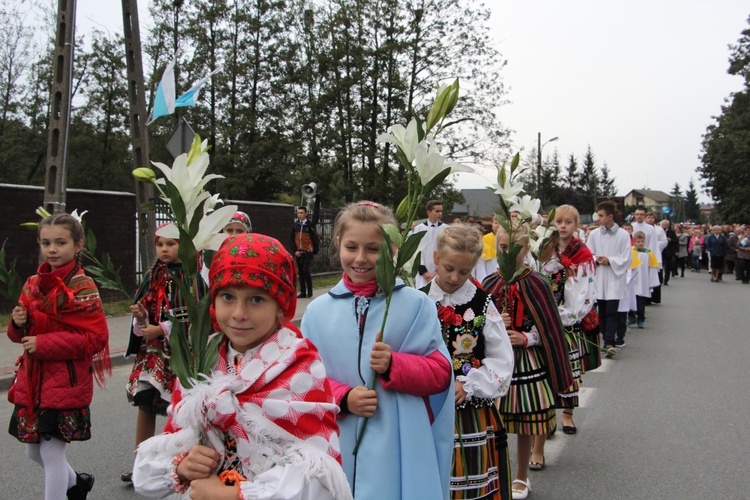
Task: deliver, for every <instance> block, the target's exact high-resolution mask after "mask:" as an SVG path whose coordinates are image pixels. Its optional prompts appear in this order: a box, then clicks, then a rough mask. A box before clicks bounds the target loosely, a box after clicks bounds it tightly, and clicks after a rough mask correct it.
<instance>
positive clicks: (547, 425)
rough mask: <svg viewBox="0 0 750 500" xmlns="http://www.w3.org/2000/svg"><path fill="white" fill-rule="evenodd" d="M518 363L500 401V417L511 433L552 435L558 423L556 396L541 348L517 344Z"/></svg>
mask: <svg viewBox="0 0 750 500" xmlns="http://www.w3.org/2000/svg"><path fill="white" fill-rule="evenodd" d="M513 354H514V355H515V366H514V367H513V378H512V380H511V383H510V389H509V390H508V394H507V395H505V397H503V398H502V399H501V400H500V404H499V410H500V416H502V417H503V422H505V428H506V430H507V431H508V433H510V434H522V435H527V436H538V435H543V434H549V433H550V431H551V430H552V429H554V428H555V426H556V425H557V418H556V414H555V397H554V394H553V393H552V388H551V387H550V385H549V374H548V373H547V366H546V365H545V362H544V358H543V357H542V351H541V349H540V348H539V347H537V346H533V347H528V348H523V347H518V346H514V347H513Z"/></svg>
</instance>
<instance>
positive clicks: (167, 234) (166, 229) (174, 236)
mask: <svg viewBox="0 0 750 500" xmlns="http://www.w3.org/2000/svg"><path fill="white" fill-rule="evenodd" d="M156 236H161V237H162V238H169V239H171V240H179V239H180V230H179V229H177V226H175V224H174V222H167V223H166V224H164V225H163V226H162V227H160V228H159V229H157V230H156Z"/></svg>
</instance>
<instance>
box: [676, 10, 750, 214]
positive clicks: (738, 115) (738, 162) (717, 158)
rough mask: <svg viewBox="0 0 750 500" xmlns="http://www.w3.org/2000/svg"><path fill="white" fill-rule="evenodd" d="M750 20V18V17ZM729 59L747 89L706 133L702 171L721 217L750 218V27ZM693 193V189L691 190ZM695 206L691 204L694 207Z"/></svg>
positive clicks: (732, 99)
mask: <svg viewBox="0 0 750 500" xmlns="http://www.w3.org/2000/svg"><path fill="white" fill-rule="evenodd" d="M748 23H750V18H749V19H748ZM730 48H731V49H732V52H731V55H730V58H729V69H728V72H729V73H730V74H732V75H739V76H742V77H743V78H744V79H745V82H744V88H743V89H742V90H741V91H739V92H736V93H734V94H732V95H731V96H730V97H728V98H727V99H726V101H725V104H724V106H722V108H721V114H720V115H719V116H717V117H714V119H715V123H713V124H711V125H709V126H708V128H707V130H706V133H705V134H704V135H703V154H702V156H701V166H700V167H698V172H699V173H700V174H701V178H702V180H703V186H704V188H705V189H706V191H707V192H708V194H710V195H711V197H712V198H713V199H714V200H715V201H716V210H717V212H718V217H719V219H720V220H724V221H727V222H735V221H737V222H748V221H750V190H748V189H747V186H748V185H750V169H748V161H750V28H746V29H745V30H743V31H742V36H741V37H740V40H739V42H738V43H737V45H732V46H730ZM688 193H690V191H688ZM693 209H694V207H692V206H690V207H688V210H693ZM688 215H690V214H688Z"/></svg>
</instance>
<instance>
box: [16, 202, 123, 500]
mask: <svg viewBox="0 0 750 500" xmlns="http://www.w3.org/2000/svg"><path fill="white" fill-rule="evenodd" d="M39 246H40V248H41V252H42V257H43V258H44V263H43V264H42V265H41V266H39V270H38V271H37V274H35V275H34V276H32V277H30V278H29V279H28V280H27V281H26V284H25V285H24V287H23V291H22V292H21V297H20V298H19V299H18V305H17V306H16V307H15V308H14V309H13V312H12V314H11V318H12V319H11V322H10V325H8V338H10V340H12V341H13V342H16V343H19V344H23V355H22V356H21V357H20V358H19V362H18V369H17V371H16V379H15V380H14V381H13V385H12V386H11V387H10V390H9V392H8V399H9V400H10V402H11V403H13V404H15V409H14V410H13V415H12V416H11V421H10V428H9V432H10V434H11V435H12V436H14V437H15V438H17V439H18V440H19V441H21V442H22V443H26V453H27V454H28V455H29V458H31V459H32V460H34V461H35V462H37V463H38V464H39V465H41V466H42V468H43V469H44V490H45V498H58V497H59V496H60V492H61V491H66V492H67V497H68V498H69V499H85V498H86V495H87V494H88V492H89V491H91V488H92V487H93V486H94V477H93V476H91V475H90V474H85V473H76V472H75V471H74V470H73V469H72V468H71V467H70V465H69V464H68V462H67V460H66V458H65V445H66V443H69V442H71V441H85V440H87V439H89V438H90V437H91V416H90V412H89V405H90V404H91V399H92V397H93V394H94V376H96V379H97V382H98V383H99V385H102V384H103V382H104V374H105V372H108V371H109V356H108V352H107V351H108V347H107V343H108V338H109V331H108V329H107V321H106V318H105V316H104V311H103V309H102V303H101V300H100V299H99V292H98V290H97V288H96V285H95V284H94V281H93V280H92V279H91V278H89V277H88V276H86V275H85V274H83V269H82V268H81V261H80V258H79V255H80V251H81V250H82V249H83V228H82V227H81V224H80V223H79V222H78V221H77V220H76V219H75V218H73V217H72V216H70V215H67V214H58V215H53V216H50V217H47V218H46V219H44V220H43V221H42V222H41V223H40V224H39Z"/></svg>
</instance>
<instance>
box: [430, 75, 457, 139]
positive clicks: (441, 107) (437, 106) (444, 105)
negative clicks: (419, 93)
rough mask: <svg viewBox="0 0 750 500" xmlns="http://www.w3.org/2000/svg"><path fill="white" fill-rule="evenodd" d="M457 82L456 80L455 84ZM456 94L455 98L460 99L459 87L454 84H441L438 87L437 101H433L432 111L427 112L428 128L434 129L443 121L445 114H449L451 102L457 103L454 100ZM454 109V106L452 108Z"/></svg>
mask: <svg viewBox="0 0 750 500" xmlns="http://www.w3.org/2000/svg"><path fill="white" fill-rule="evenodd" d="M455 84H456V83H455V82H454V85H455ZM454 95H455V99H456V100H457V99H458V88H457V87H454V86H453V85H441V86H440V87H438V91H437V96H436V97H435V102H434V103H432V107H431V108H430V112H429V113H427V130H428V131H430V130H432V127H434V126H435V125H437V124H438V123H440V122H441V121H442V119H443V118H445V115H447V114H448V108H449V107H450V105H451V103H453V106H455V105H456V103H455V102H454V101H455V100H454ZM451 109H453V108H451Z"/></svg>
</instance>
